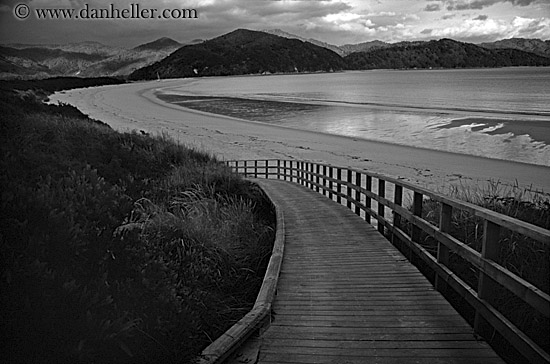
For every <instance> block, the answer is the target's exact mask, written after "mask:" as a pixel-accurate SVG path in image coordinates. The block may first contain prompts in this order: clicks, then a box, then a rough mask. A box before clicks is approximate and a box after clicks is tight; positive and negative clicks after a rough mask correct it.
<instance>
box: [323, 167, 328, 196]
mask: <svg viewBox="0 0 550 364" xmlns="http://www.w3.org/2000/svg"><path fill="white" fill-rule="evenodd" d="M326 195H327V166H326V165H323V196H326Z"/></svg>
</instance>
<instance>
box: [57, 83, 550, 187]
mask: <svg viewBox="0 0 550 364" xmlns="http://www.w3.org/2000/svg"><path fill="white" fill-rule="evenodd" d="M182 82H183V80H181V79H174V80H162V81H160V82H158V81H149V82H136V83H128V84H122V85H111V86H101V87H94V88H85V89H75V90H69V91H63V92H59V93H56V94H54V95H52V96H51V97H50V100H51V102H54V103H57V102H58V101H59V102H65V103H69V104H72V105H74V106H76V107H77V108H78V109H80V110H81V111H82V112H83V113H85V114H87V115H89V116H90V117H91V118H94V119H97V120H101V121H103V122H106V123H107V124H109V125H110V126H111V127H112V128H113V129H115V130H119V131H131V130H136V131H139V130H143V131H144V132H148V133H151V134H166V135H169V136H171V137H172V138H174V139H175V140H177V141H179V142H181V143H183V144H185V145H188V146H190V147H194V148H198V149H200V150H203V151H206V152H209V153H211V154H213V155H215V156H216V157H218V158H219V159H221V160H236V159H297V160H308V161H316V162H325V163H329V164H333V165H337V166H342V167H352V168H356V169H362V170H367V171H372V172H376V173H380V174H384V175H388V176H392V177H397V178H401V179H403V180H405V181H408V182H411V183H415V184H418V185H420V186H424V187H427V188H430V189H432V190H436V191H441V192H445V191H446V190H447V188H448V187H449V186H451V185H470V184H473V185H484V184H486V183H487V182H488V181H499V182H500V183H501V184H502V185H510V186H515V185H519V186H520V187H524V188H529V189H531V190H535V191H544V192H546V193H548V192H550V168H549V167H545V166H540V165H534V164H526V163H518V162H511V161H505V160H497V159H489V158H483V157H476V156H470V155H464V154H457V153H449V152H443V151H436V150H430V149H423V148H416V147H409V146H403V145H397V144H390V143H384V142H377V141H369V140H364V139H360V138H353V137H346V136H338V135H331V134H325V133H319V132H312V131H305V130H297V129H291V128H288V127H284V126H279V125H273V124H266V123H260V122H251V121H245V120H241V119H238V118H233V117H228V116H221V115H214V114H209V113H205V112H201V111H196V110H191V109H186V108H185V107H184V105H175V104H170V103H168V102H165V101H162V100H160V99H159V98H157V97H156V96H155V93H157V92H159V91H162V89H164V88H170V87H175V86H178V85H180V84H181V83H182Z"/></svg>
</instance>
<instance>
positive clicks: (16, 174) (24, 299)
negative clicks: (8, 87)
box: [0, 86, 274, 363]
mask: <svg viewBox="0 0 550 364" xmlns="http://www.w3.org/2000/svg"><path fill="white" fill-rule="evenodd" d="M56 87H57V86H56ZM0 96H1V97H0V105H1V110H2V112H1V115H0V151H1V158H0V183H1V184H2V194H1V202H0V210H1V212H0V232H1V233H0V243H1V244H0V291H1V292H2V295H1V298H0V321H1V322H2V351H3V353H2V357H3V358H4V359H6V358H7V362H14V363H15V362H61V363H63V362H71V363H91V362H94V363H103V362H109V363H129V362H131V363H146V362H160V361H162V362H167V363H172V362H180V363H181V362H189V361H191V360H192V359H193V357H194V356H196V355H197V354H198V353H200V351H201V350H202V349H203V348H204V347H206V346H207V345H208V344H209V343H210V342H211V341H212V340H213V339H215V338H216V337H217V336H219V335H220V334H221V333H223V332H224V331H225V330H227V329H228V328H229V327H230V326H231V325H232V324H233V323H235V322H236V321H238V320H239V319H240V318H241V317H242V316H243V315H244V314H245V313H246V312H247V311H248V310H249V309H250V308H251V307H252V305H253V302H254V300H255V297H256V294H257V292H258V289H259V286H260V284H261V281H262V278H263V274H264V271H265V267H266V265H267V261H268V259H269V256H270V252H271V247H272V242H273V237H274V228H273V226H274V217H273V212H272V210H271V207H270V205H269V203H268V202H267V201H266V199H265V197H264V196H263V194H262V192H261V191H260V190H259V189H257V188H255V187H254V186H253V185H251V184H249V183H248V182H246V181H244V180H242V179H240V178H239V177H237V176H235V175H233V174H232V173H231V172H230V171H229V170H228V169H227V168H226V167H225V166H224V165H223V164H221V163H219V162H218V161H216V159H215V158H213V157H212V156H209V155H208V154H206V153H203V152H200V151H197V150H193V149H189V148H185V147H184V146H182V145H179V144H177V143H174V142H173V141H171V140H170V139H169V138H168V137H166V136H157V137H149V136H145V135H138V134H136V133H124V134H122V133H117V132H115V131H113V130H112V129H110V128H109V127H108V126H106V125H104V124H102V123H100V122H94V121H91V120H89V119H87V118H86V117H85V116H83V115H81V114H80V113H79V112H78V111H77V110H75V109H74V108H72V107H70V106H67V105H57V106H53V105H49V106H48V105H44V104H40V103H37V102H36V100H34V95H33V93H25V94H21V93H19V95H17V94H15V93H11V92H9V91H2V93H1V95H0Z"/></svg>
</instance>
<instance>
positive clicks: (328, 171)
mask: <svg viewBox="0 0 550 364" xmlns="http://www.w3.org/2000/svg"><path fill="white" fill-rule="evenodd" d="M226 164H227V165H228V166H229V167H231V168H232V169H233V171H234V172H235V173H239V174H243V175H244V176H245V177H256V178H276V179H283V180H286V181H292V182H297V183H299V184H302V185H304V186H306V187H308V188H310V189H313V190H315V191H317V192H319V193H322V194H323V195H325V196H327V195H328V197H329V198H331V199H334V200H335V201H336V202H338V203H342V201H344V203H345V204H346V205H347V207H348V208H350V209H351V210H352V211H354V212H355V213H356V214H357V215H359V216H361V215H362V214H363V216H364V218H365V220H367V221H369V222H370V220H371V218H373V219H374V220H375V221H376V223H377V228H378V231H380V232H381V233H382V234H384V233H385V231H386V230H387V231H389V232H390V233H391V235H392V240H394V239H397V240H399V241H400V242H401V243H402V244H404V245H405V246H407V247H408V249H410V251H412V252H414V253H415V254H417V256H418V257H420V258H421V259H422V261H423V262H424V263H425V264H427V265H428V266H429V267H430V268H431V269H432V270H433V271H434V272H435V276H436V279H435V286H436V289H438V290H443V288H444V286H445V284H446V285H447V286H448V287H451V288H452V289H454V290H455V291H456V292H457V293H458V294H459V295H460V296H461V297H462V298H463V299H464V300H465V301H466V302H468V303H469V304H470V305H471V306H472V307H473V308H474V309H475V312H476V316H475V322H474V330H475V331H476V332H477V333H478V334H480V335H482V336H483V334H484V332H485V327H486V324H487V323H488V324H489V325H490V326H492V327H493V328H494V329H495V330H497V331H498V332H499V333H500V334H501V335H502V336H503V337H504V338H505V339H506V340H507V341H508V342H510V343H511V344H512V345H513V346H514V347H515V348H516V350H518V351H519V352H520V353H521V354H522V355H523V356H524V357H525V358H526V359H527V360H529V361H530V362H531V363H549V362H550V354H549V353H548V352H546V351H545V350H544V349H542V348H541V347H540V346H539V345H538V344H537V343H536V342H534V341H533V340H532V339H531V338H529V337H528V336H527V335H526V334H525V333H524V332H522V331H521V330H520V329H519V328H518V327H517V326H516V325H514V324H513V323H512V322H511V321H510V320H509V319H508V318H506V317H505V316H504V315H503V314H502V313H501V312H499V311H498V309H497V308H495V306H494V299H493V297H491V291H492V290H493V289H494V288H495V287H497V286H498V285H500V286H502V287H504V288H505V289H507V290H508V291H510V292H512V293H513V294H515V295H516V296H517V297H519V298H520V299H521V300H523V301H524V302H525V303H526V304H528V305H530V306H531V307H532V308H533V309H534V310H535V311H537V312H539V313H540V314H541V315H542V316H544V317H546V318H549V317H550V295H548V294H547V293H545V292H543V291H542V290H540V289H539V288H537V287H536V286H534V285H533V284H531V283H529V282H527V281H526V280H525V279H523V278H521V277H519V276H517V275H516V274H514V273H512V272H511V271H509V270H508V269H506V268H505V267H503V266H502V265H500V264H499V263H498V254H499V245H498V243H499V235H500V231H501V230H502V229H507V230H510V231H513V232H515V233H518V234H521V235H523V236H526V237H528V238H530V239H533V240H535V241H537V242H539V243H541V244H543V245H544V246H545V249H546V248H550V231H549V230H546V229H543V228H541V227H538V226H535V225H532V224H529V223H526V222H523V221H520V220H517V219H514V218H512V217H509V216H505V215H502V214H500V213H497V212H494V211H491V210H488V209H486V208H483V207H480V206H477V205H474V204H471V203H468V202H464V201H460V200H458V199H455V198H452V197H449V196H445V195H443V194H440V193H437V192H433V191H430V190H428V189H425V188H422V187H419V186H416V185H414V184H411V183H408V182H406V181H402V180H400V179H397V178H393V177H389V176H384V175H382V174H378V173H372V172H367V171H361V170H357V169H353V168H345V167H337V166H332V165H329V164H325V163H317V162H310V161H297V160H277V159H267V160H241V161H227V162H226ZM375 181H377V182H378V183H377V184H376V183H373V182H375ZM392 189H393V198H390V197H389V196H386V191H387V190H392ZM405 191H406V192H407V193H408V196H411V197H412V211H410V210H409V209H407V208H405V207H403V197H404V195H405ZM426 198H429V199H430V200H431V201H436V202H437V203H439V204H440V206H441V208H440V211H441V212H440V216H439V226H435V225H433V224H432V223H430V222H429V221H427V220H426V219H425V218H423V216H422V207H423V204H424V200H425V199H426ZM373 202H374V203H375V204H377V208H376V209H373V208H372V206H371V204H372V203H373ZM453 210H460V211H465V212H467V213H469V214H471V215H472V216H475V217H477V218H479V219H481V221H482V222H483V241H482V248H481V253H480V252H478V251H476V250H475V249H473V248H471V247H470V246H468V245H467V244H465V243H464V242H462V241H460V240H458V239H457V238H455V237H453V236H451V235H450V234H449V232H450V227H451V218H452V214H453ZM392 215H393V217H392ZM404 220H406V221H407V222H408V223H410V224H411V226H412V229H411V230H412V232H411V233H410V234H408V233H407V232H405V231H403V230H402V229H401V228H400V227H399V222H402V221H404ZM422 233H424V234H426V235H427V236H430V237H432V238H433V239H435V240H436V241H437V256H433V255H432V254H430V253H429V252H428V251H427V250H426V249H425V248H424V247H423V246H422V245H421V244H420V242H421V241H420V239H421V236H422V235H421V234H422ZM392 243H394V242H393V241H392ZM451 252H452V253H454V254H457V255H458V256H460V257H461V258H462V259H464V260H466V261H467V262H469V263H470V264H472V265H473V266H474V267H475V268H476V269H478V271H479V277H478V284H477V287H471V286H470V285H468V283H466V282H465V281H464V280H463V279H461V278H460V277H459V276H458V275H457V274H456V273H455V272H453V271H452V270H451V268H450V267H449V264H448V263H449V253H451Z"/></svg>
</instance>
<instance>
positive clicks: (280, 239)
mask: <svg viewBox="0 0 550 364" xmlns="http://www.w3.org/2000/svg"><path fill="white" fill-rule="evenodd" d="M264 193H266V194H267V197H268V199H269V201H270V203H271V205H272V206H273V208H274V209H275V214H276V222H277V229H276V232H275V242H274V243H273V249H272V251H271V257H270V259H269V263H268V265H267V269H266V272H265V275H264V279H263V281H262V285H261V287H260V292H259V293H258V296H257V297H256V301H255V302H254V306H253V307H252V309H251V310H250V311H249V312H248V313H247V314H246V315H245V316H244V317H243V318H242V319H240V320H239V321H238V322H237V323H235V324H234V325H233V326H231V328H229V330H227V331H226V332H225V333H223V334H222V335H221V336H220V337H219V338H218V339H216V340H215V341H214V342H213V343H211V344H210V345H208V346H207V347H206V348H205V349H204V350H203V351H202V353H201V355H200V356H199V358H198V359H197V361H196V362H197V364H215V363H222V362H223V361H224V360H226V359H227V358H228V357H229V356H230V355H231V354H232V353H233V352H234V351H235V350H236V349H238V347H239V345H241V344H242V343H243V342H244V341H245V340H246V339H248V338H249V337H250V336H251V335H252V334H253V333H254V331H256V330H258V329H259V328H260V327H261V326H262V325H263V324H264V322H265V321H266V320H268V319H269V318H270V316H271V308H272V304H273V300H274V299H275V293H276V290H277V282H278V280H279V273H280V271H281V264H282V262H283V253H284V249H285V223H284V215H283V210H282V209H281V208H280V207H279V206H278V205H277V203H276V202H275V201H274V199H272V198H270V197H269V193H267V192H266V191H264Z"/></svg>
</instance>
